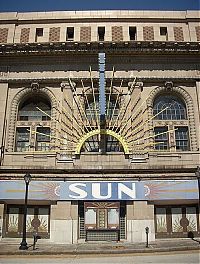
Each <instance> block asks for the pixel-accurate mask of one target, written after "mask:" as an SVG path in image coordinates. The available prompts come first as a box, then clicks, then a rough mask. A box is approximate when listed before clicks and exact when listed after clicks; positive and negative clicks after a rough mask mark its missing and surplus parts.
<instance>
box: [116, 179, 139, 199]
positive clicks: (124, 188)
mask: <svg viewBox="0 0 200 264" xmlns="http://www.w3.org/2000/svg"><path fill="white" fill-rule="evenodd" d="M131 185H132V188H129V187H127V186H126V185H124V184H123V183H118V198H119V199H122V194H123V193H124V194H126V195H128V196H129V197H130V198H131V199H135V198H136V196H135V183H133V182H132V183H131Z"/></svg>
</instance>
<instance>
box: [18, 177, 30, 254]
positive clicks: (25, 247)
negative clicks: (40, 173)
mask: <svg viewBox="0 0 200 264" xmlns="http://www.w3.org/2000/svg"><path fill="white" fill-rule="evenodd" d="M24 181H25V184H26V191H25V201H24V220H23V237H22V242H21V244H20V247H19V249H20V250H26V249H28V246H27V243H26V216H27V200H28V186H29V183H30V181H31V175H30V174H29V173H26V174H25V175H24Z"/></svg>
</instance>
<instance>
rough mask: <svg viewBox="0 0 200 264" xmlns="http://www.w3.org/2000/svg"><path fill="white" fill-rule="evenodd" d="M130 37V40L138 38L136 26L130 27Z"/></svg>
mask: <svg viewBox="0 0 200 264" xmlns="http://www.w3.org/2000/svg"><path fill="white" fill-rule="evenodd" d="M129 37H130V40H136V39H137V30H136V27H129Z"/></svg>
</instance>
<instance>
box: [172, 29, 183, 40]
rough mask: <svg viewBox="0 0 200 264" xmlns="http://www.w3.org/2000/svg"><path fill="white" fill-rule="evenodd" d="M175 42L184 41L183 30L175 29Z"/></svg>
mask: <svg viewBox="0 0 200 264" xmlns="http://www.w3.org/2000/svg"><path fill="white" fill-rule="evenodd" d="M174 40H175V41H184V36H183V28H182V27H174Z"/></svg>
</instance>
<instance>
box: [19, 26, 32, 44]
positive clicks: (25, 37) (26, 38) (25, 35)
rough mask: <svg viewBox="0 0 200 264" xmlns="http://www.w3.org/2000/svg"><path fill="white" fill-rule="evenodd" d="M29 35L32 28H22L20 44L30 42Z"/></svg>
mask: <svg viewBox="0 0 200 264" xmlns="http://www.w3.org/2000/svg"><path fill="white" fill-rule="evenodd" d="M29 35H30V28H22V29H21V36H20V43H27V42H29Z"/></svg>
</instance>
